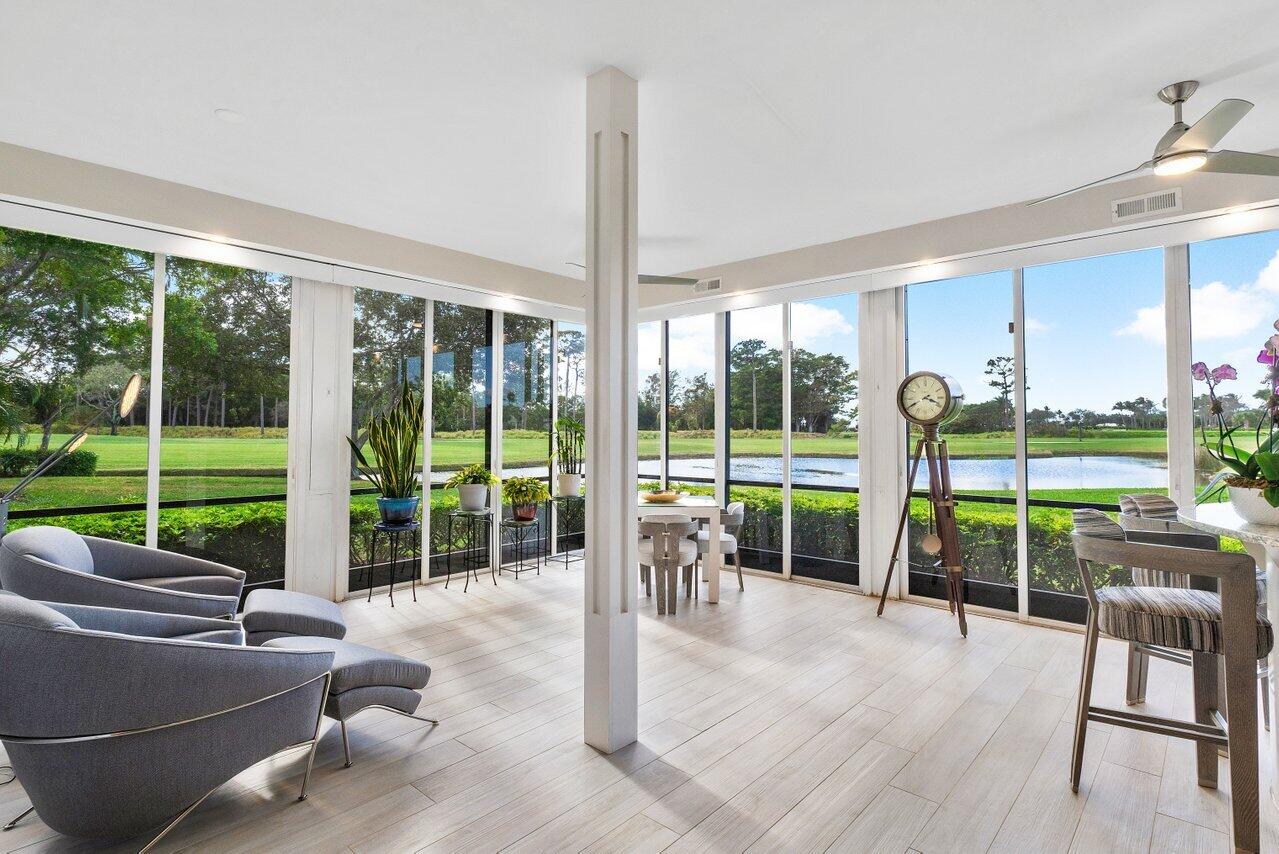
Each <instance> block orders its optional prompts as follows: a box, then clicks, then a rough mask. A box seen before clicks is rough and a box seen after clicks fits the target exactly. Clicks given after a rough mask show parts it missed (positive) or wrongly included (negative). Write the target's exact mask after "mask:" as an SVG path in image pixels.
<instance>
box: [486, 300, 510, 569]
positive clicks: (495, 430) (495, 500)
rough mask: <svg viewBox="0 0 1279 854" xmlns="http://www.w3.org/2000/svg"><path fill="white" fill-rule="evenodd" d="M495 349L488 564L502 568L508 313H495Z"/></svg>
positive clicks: (491, 388) (491, 358)
mask: <svg viewBox="0 0 1279 854" xmlns="http://www.w3.org/2000/svg"><path fill="white" fill-rule="evenodd" d="M490 331H491V336H490V337H491V338H492V339H493V346H492V348H491V349H490V350H489V364H490V365H491V367H490V368H489V374H490V376H489V456H490V457H491V458H492V459H491V460H490V461H489V463H490V465H489V467H490V468H491V469H492V471H493V473H494V474H496V475H497V478H498V483H497V485H496V486H494V487H492V488H491V489H490V490H489V507H490V508H492V510H493V526H492V535H493V536H492V539H491V540H489V563H491V564H493V565H494V566H496V567H499V568H500V567H501V566H502V484H501V481H503V480H505V479H506V472H504V471H503V470H502V420H503V419H504V418H505V417H506V416H505V415H504V411H503V409H502V399H503V397H505V396H506V392H505V391H504V390H503V385H504V383H505V380H506V314H505V312H501V311H495V312H493V326H492V328H491V330H490Z"/></svg>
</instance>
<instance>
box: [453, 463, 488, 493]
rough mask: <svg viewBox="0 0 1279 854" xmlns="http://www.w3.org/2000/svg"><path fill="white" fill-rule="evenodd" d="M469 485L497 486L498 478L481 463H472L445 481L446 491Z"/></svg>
mask: <svg viewBox="0 0 1279 854" xmlns="http://www.w3.org/2000/svg"><path fill="white" fill-rule="evenodd" d="M469 485H475V486H497V478H496V477H494V476H493V472H491V471H489V470H488V469H486V468H484V466H482V465H480V464H479V463H472V464H471V465H469V466H462V468H460V469H459V470H457V471H455V472H453V474H452V475H450V476H449V479H448V480H446V481H444V488H445V489H453V488H454V487H458V486H469Z"/></svg>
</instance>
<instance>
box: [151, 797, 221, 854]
mask: <svg viewBox="0 0 1279 854" xmlns="http://www.w3.org/2000/svg"><path fill="white" fill-rule="evenodd" d="M216 791H217V788H213V789H209V791H207V792H205V793H204V794H203V795H202V796H201V797H200V799H199V800H198V801H196V802H195V803H193V804H191V806H189V807H187V808H186V809H184V810H183V811H182V812H180V813H178V815H177V817H176V818H174V819H173V821H171V822H169V823H168V824H166V825H165V826H164V830H162V831H160V833H159V835H158V836H156V837H155V838H153V839H152V840H151V841H150V842H148V843H147V844H146V846H145V847H143V848H142V849H141V850H140V851H138V854H147V852H148V851H150V850H151V849H152V848H154V847H155V846H156V845H158V844H159V843H160V840H161V839H163V838H164V837H166V836H168V835H169V831H171V830H173V828H175V827H177V826H178V823H179V822H181V821H182V819H184V818H186V817H187V816H189V815H190V814H191V813H193V812H194V811H195V808H196V807H198V806H199V805H200V804H202V803H204V802H205V800H206V799H207V798H208V797H209V795H211V794H213V793H214V792H216Z"/></svg>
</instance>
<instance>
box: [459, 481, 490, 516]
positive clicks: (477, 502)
mask: <svg viewBox="0 0 1279 854" xmlns="http://www.w3.org/2000/svg"><path fill="white" fill-rule="evenodd" d="M457 503H458V507H460V508H461V509H463V510H483V509H484V508H485V507H487V506H488V503H489V488H488V487H487V486H485V485H484V484H482V483H463V484H461V485H460V486H458V488H457Z"/></svg>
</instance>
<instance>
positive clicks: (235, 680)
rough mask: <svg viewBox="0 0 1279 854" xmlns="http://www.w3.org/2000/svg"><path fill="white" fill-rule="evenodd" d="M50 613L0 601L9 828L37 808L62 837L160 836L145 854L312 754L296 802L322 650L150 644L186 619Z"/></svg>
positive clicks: (320, 681) (0, 718)
mask: <svg viewBox="0 0 1279 854" xmlns="http://www.w3.org/2000/svg"><path fill="white" fill-rule="evenodd" d="M57 609H58V610H55V608H54V607H51V606H48V605H44V604H42V603H39V602H32V601H30V600H28V599H24V598H23V597H21V596H17V595H14V594H12V593H8V592H4V593H0V649H2V650H3V656H4V666H3V667H0V698H3V702H0V742H3V743H4V746H5V749H6V751H7V752H8V754H9V760H10V762H11V763H12V764H13V768H14V770H15V772H16V773H17V776H18V780H19V781H20V782H21V784H22V787H23V789H24V790H25V791H26V794H27V796H28V797H29V798H30V799H31V804H32V806H31V809H29V810H27V812H25V813H23V814H22V815H20V816H18V817H17V818H16V819H14V820H13V821H12V822H10V824H9V827H11V826H13V825H14V824H16V823H17V822H18V821H19V820H21V818H22V817H23V816H25V815H26V814H27V813H29V812H31V811H32V810H34V811H35V812H36V813H38V814H39V816H40V818H41V820H43V821H44V823H45V824H47V825H49V827H51V828H53V829H54V830H56V831H58V832H60V833H64V834H67V835H69V836H77V837H84V838H90V839H124V838H128V837H133V836H137V835H138V834H142V833H147V832H151V833H155V832H157V831H158V833H159V835H158V836H156V837H155V838H154V839H152V840H151V842H150V843H148V844H147V845H146V847H145V848H144V849H143V850H144V851H145V850H147V849H149V848H151V847H152V845H154V844H155V842H157V841H158V840H159V839H160V838H161V837H163V836H164V835H165V834H166V833H168V831H169V830H171V829H172V828H173V827H174V826H175V825H176V824H177V823H178V822H179V821H181V820H182V819H183V818H185V817H186V816H187V815H188V814H189V813H190V812H191V811H192V810H194V809H195V808H196V807H197V806H198V805H199V804H200V803H202V802H203V801H204V799H205V798H207V797H208V796H209V795H210V794H211V793H212V792H213V791H214V790H216V789H217V788H218V787H219V786H221V785H222V784H223V783H225V782H226V781H227V780H230V779H231V778H232V777H234V776H235V775H236V774H239V773H240V772H241V771H243V770H244V769H246V768H248V767H249V766H251V765H254V764H256V763H257V762H260V761H261V760H263V759H266V758H268V757H270V756H272V755H274V754H276V753H278V752H280V751H281V750H285V749H288V748H292V747H303V746H306V747H310V748H311V749H310V751H309V752H308V758H307V766H306V774H305V775H304V777H303V781H302V793H301V796H300V797H303V798H304V797H305V796H306V784H307V779H308V778H309V776H310V770H311V764H312V762H313V761H314V758H315V745H316V743H317V735H318V732H319V726H320V720H321V711H322V702H323V699H324V697H325V696H326V693H327V690H328V682H329V678H330V676H329V670H330V667H331V665H332V662H333V653H331V652H324V651H306V650H288V649H261V648H254V647H247V646H238V645H229V644H217V643H202V642H197V641H190V640H175V639H172V638H157V637H154V636H153V635H152V633H154V632H160V633H167V632H178V633H181V632H182V630H184V629H188V628H191V627H192V626H193V625H194V624H193V623H191V622H189V621H191V620H193V619H196V618H191V617H168V616H165V615H155V614H141V615H139V614H133V613H130V612H127V611H112V610H111V609H106V608H80V607H73V606H67V605H58V606H57ZM72 615H74V617H73V616H72ZM79 620H84V621H85V622H86V625H85V626H81V625H79V624H78V621H79ZM208 622H212V621H208ZM188 634H189V633H188ZM161 828H162V829H161ZM6 829H8V828H7V827H6Z"/></svg>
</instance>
